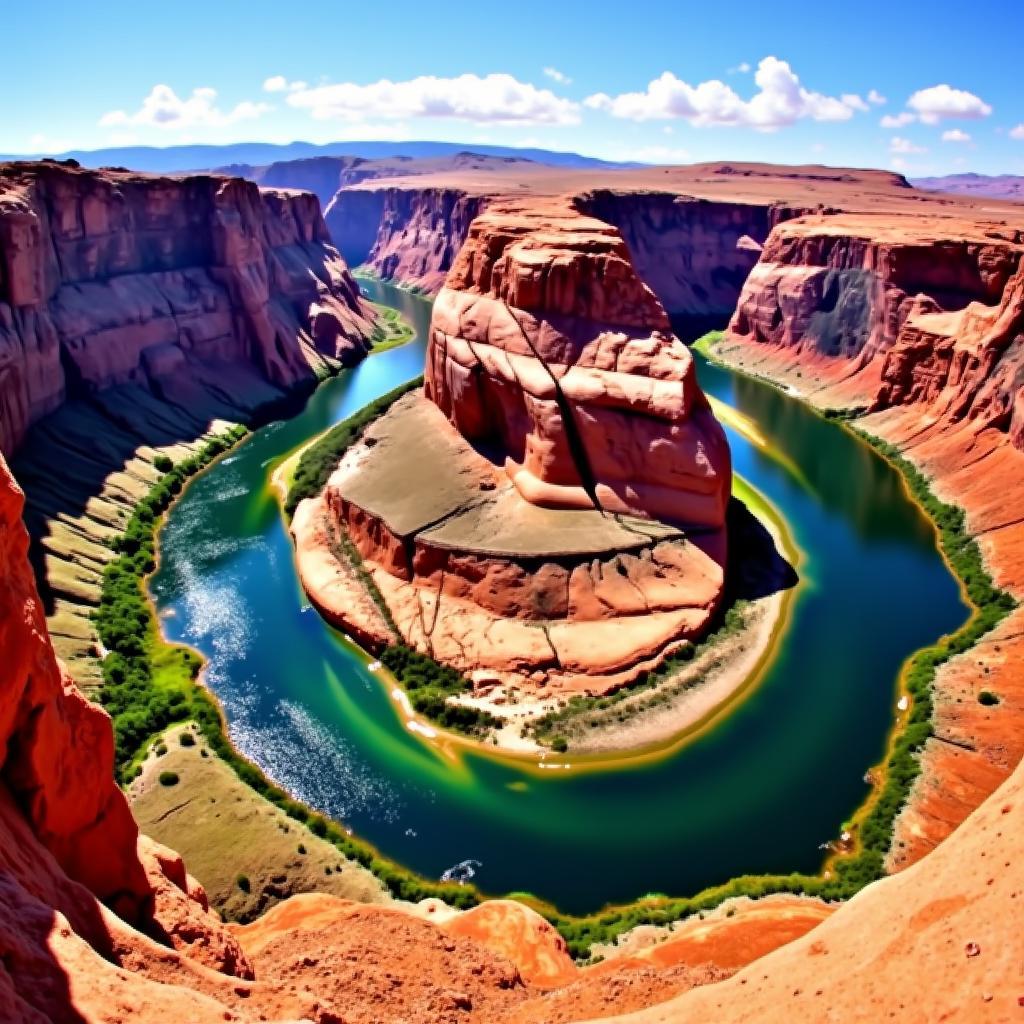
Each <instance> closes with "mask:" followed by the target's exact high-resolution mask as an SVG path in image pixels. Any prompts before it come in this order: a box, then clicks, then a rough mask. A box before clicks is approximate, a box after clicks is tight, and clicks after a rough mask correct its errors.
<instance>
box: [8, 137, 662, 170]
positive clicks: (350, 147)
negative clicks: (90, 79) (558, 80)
mask: <svg viewBox="0 0 1024 1024" xmlns="http://www.w3.org/2000/svg"><path fill="white" fill-rule="evenodd" d="M468 150H472V152H473V153H479V154H481V155H483V156H492V157H512V158H514V159H519V160H532V161H534V162H536V163H541V164H547V165H548V166H550V167H639V166H642V165H640V164H636V163H633V164H616V163H613V162H611V161H608V160H598V159H597V158H596V157H590V156H582V155H580V154H579V153H560V152H556V151H554V150H550V149H516V148H514V147H512V146H483V145H475V144H474V145H473V146H467V145H466V144H465V143H463V142H328V143H325V144H324V145H322V146H319V145H314V144H313V143H312V142H289V143H287V144H285V145H277V144H275V143H270V142H238V143H235V144H234V145H230V146H168V147H166V148H164V149H161V148H158V147H156V146H123V147H119V148H113V149H94V150H81V149H72V150H68V151H67V152H66V153H58V154H50V153H47V154H36V155H33V154H28V155H26V154H21V155H8V156H3V155H0V160H33V159H37V158H38V156H40V155H45V156H55V157H56V159H60V160H69V159H70V160H77V161H78V162H79V163H80V164H82V165H83V166H85V167H127V168H129V169H131V170H133V171H151V172H156V173H169V172H174V171H200V170H208V169H210V168H214V167H224V166H225V165H232V164H236V165H237V164H248V165H250V166H265V165H267V164H272V163H281V162H282V161H286V160H301V159H306V158H309V157H318V156H353V157H363V158H364V159H371V160H381V159H386V158H390V157H398V156H404V157H417V158H422V157H444V156H450V155H453V154H458V153H465V152H467V151H468Z"/></svg>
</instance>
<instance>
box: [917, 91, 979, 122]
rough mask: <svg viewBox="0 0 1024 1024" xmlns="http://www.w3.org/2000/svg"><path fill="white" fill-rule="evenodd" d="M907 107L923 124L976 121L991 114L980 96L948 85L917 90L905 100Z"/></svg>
mask: <svg viewBox="0 0 1024 1024" xmlns="http://www.w3.org/2000/svg"><path fill="white" fill-rule="evenodd" d="M907 106H908V107H909V108H910V109H911V110H912V111H913V112H914V113H915V114H916V115H917V116H918V118H919V119H920V120H921V121H922V122H923V123H924V124H938V123H939V121H942V120H945V119H950V118H963V119H965V120H978V119H979V118H982V117H988V116H989V114H991V113H992V108H991V107H990V106H989V105H988V104H987V103H986V102H985V101H984V100H983V99H981V97H980V96H975V95H974V93H973V92H966V91H965V90H963V89H954V88H953V87H952V86H950V85H933V86H931V88H929V89H918V91H917V92H915V93H914V94H913V96H911V97H910V99H909V100H907Z"/></svg>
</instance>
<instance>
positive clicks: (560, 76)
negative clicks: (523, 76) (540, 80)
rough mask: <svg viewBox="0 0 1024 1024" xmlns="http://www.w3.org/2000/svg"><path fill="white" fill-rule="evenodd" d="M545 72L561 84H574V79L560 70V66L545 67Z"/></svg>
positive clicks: (553, 80) (552, 79)
mask: <svg viewBox="0 0 1024 1024" xmlns="http://www.w3.org/2000/svg"><path fill="white" fill-rule="evenodd" d="M544 74H545V75H547V76H548V78H550V79H551V81H552V82H557V83H558V84H559V85H572V79H571V78H570V77H569V76H568V75H567V74H564V73H563V72H561V71H559V70H558V68H545V69H544Z"/></svg>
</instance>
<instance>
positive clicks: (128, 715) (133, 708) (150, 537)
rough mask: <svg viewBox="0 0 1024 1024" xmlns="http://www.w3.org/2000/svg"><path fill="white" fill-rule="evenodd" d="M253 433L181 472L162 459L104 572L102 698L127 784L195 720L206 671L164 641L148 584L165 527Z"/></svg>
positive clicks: (237, 434)
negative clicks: (192, 487)
mask: <svg viewBox="0 0 1024 1024" xmlns="http://www.w3.org/2000/svg"><path fill="white" fill-rule="evenodd" d="M247 433H248V431H247V430H246V429H245V427H235V428H233V429H232V430H229V431H228V432H227V433H225V434H221V435H219V436H218V437H215V438H213V439H212V440H210V441H208V442H207V443H206V444H205V445H203V447H202V448H201V449H200V450H199V452H197V453H196V454H195V455H193V456H190V457H189V458H187V459H185V460H183V461H182V462H180V463H178V465H174V464H173V463H172V462H171V460H170V459H169V458H167V456H158V457H157V458H156V459H155V460H154V463H153V465H154V467H155V468H156V469H157V470H159V471H161V472H162V473H163V475H162V476H161V478H160V479H159V480H158V481H157V483H156V484H155V485H154V486H153V487H152V488H151V489H150V491H149V493H148V494H147V495H146V497H144V498H143V499H142V500H141V501H140V502H139V503H138V505H136V506H135V509H134V511H133V512H132V515H131V517H130V518H129V520H128V522H127V524H126V525H125V530H124V533H122V534H121V535H120V536H118V537H116V538H114V540H113V541H111V545H110V546H111V548H112V549H113V550H114V551H115V552H117V557H116V558H114V559H113V560H112V561H111V562H110V563H109V564H108V565H107V566H106V567H105V568H104V570H103V579H102V583H101V587H100V604H99V607H98V608H97V609H96V611H95V613H94V614H93V621H94V623H95V626H96V632H97V633H98V635H99V638H100V640H101V641H102V643H103V645H104V647H106V649H107V651H108V652H109V653H108V654H107V655H106V657H105V658H104V659H103V664H102V671H103V686H102V687H101V689H100V693H99V699H100V703H101V704H102V705H103V706H104V707H105V708H106V709H107V711H108V712H110V715H111V717H112V718H113V722H114V742H115V754H116V764H117V767H118V774H119V775H120V778H121V781H122V782H127V781H128V780H129V778H130V777H132V776H133V775H134V774H135V772H136V770H137V769H138V760H139V755H140V753H143V752H144V751H145V750H146V748H147V747H148V744H149V741H150V740H151V738H152V737H153V736H154V735H155V734H156V733H159V732H161V731H162V730H164V729H166V728H167V726H168V725H170V724H171V723H172V722H180V721H183V720H184V719H186V718H188V717H189V716H190V714H191V710H190V706H189V694H190V693H191V691H192V690H193V689H194V688H195V679H196V677H197V676H198V674H199V669H200V668H201V666H202V660H201V659H200V657H199V655H198V654H196V653H195V652H194V651H192V650H190V649H189V648H186V647H179V646H176V645H171V644H167V643H165V642H164V641H163V640H162V638H161V637H160V632H159V629H158V627H157V622H156V618H155V616H154V615H153V608H152V605H151V604H150V602H149V600H148V598H147V596H146V592H145V587H144V580H145V578H146V577H147V576H148V575H149V574H150V573H151V572H152V571H153V570H154V569H155V568H156V547H155V544H156V541H155V537H156V530H157V525H158V523H159V521H160V517H161V516H162V515H163V513H164V512H166V511H167V509H168V508H169V507H170V505H171V503H172V502H173V501H174V499H175V497H176V496H177V495H178V494H180V493H181V489H182V487H183V486H184V484H185V481H186V480H187V479H188V478H189V477H190V476H193V475H194V474H195V473H198V472H199V471H200V470H201V469H202V468H203V467H205V466H207V465H209V464H210V463H211V462H212V461H213V460H214V459H216V458H217V457H218V456H219V455H222V454H223V453H224V452H226V451H227V450H228V449H229V448H231V447H232V446H233V445H235V444H237V443H238V441H240V440H241V439H242V438H243V437H244V436H245V435H246V434H247Z"/></svg>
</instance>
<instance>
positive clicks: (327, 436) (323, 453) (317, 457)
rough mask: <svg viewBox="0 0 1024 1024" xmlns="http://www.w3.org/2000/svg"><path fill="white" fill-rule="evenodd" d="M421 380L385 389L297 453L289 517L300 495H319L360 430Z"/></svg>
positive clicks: (287, 509)
mask: <svg viewBox="0 0 1024 1024" xmlns="http://www.w3.org/2000/svg"><path fill="white" fill-rule="evenodd" d="M422 383H423V378H422V377H417V378H416V379H415V380H411V381H409V382H408V383H406V384H403V385H402V386H401V387H397V388H395V389H394V391H389V392H388V393H387V394H386V395H382V396H381V397H380V398H378V399H377V400H376V401H374V402H371V403H370V404H369V405H367V406H366V407H365V408H363V409H360V410H359V412H357V413H356V414H355V415H354V416H350V417H349V418H348V419H347V420H343V421H342V422H341V423H339V424H337V425H336V426H334V427H331V429H330V430H328V431H326V432H325V433H324V434H322V435H321V436H320V437H319V438H318V439H317V440H316V441H314V442H313V444H311V445H310V446H309V447H308V448H307V449H306V450H305V451H304V452H303V453H302V455H301V456H300V458H299V464H298V466H296V468H295V474H294V476H293V477H292V483H291V486H290V487H289V488H288V496H287V497H286V498H285V502H284V510H285V512H286V513H287V515H288V516H289V517H291V516H292V515H293V514H294V512H295V509H296V508H297V507H298V504H299V502H300V501H302V499H303V498H312V497H315V496H316V495H317V494H319V493H320V492H321V491H322V490H323V488H324V485H325V484H326V483H327V480H328V477H330V475H331V473H333V472H334V469H335V467H336V466H337V465H338V461H339V460H340V459H341V457H342V455H344V454H345V452H346V451H347V450H348V448H349V446H350V445H352V444H354V443H355V442H356V441H358V440H359V438H360V437H362V436H363V431H364V430H365V429H366V428H367V427H368V426H369V425H370V424H371V423H372V422H373V421H374V420H375V419H376V418H377V417H378V416H380V414H381V413H383V412H384V411H385V410H386V409H387V408H388V407H389V406H390V405H391V404H392V403H393V402H395V401H397V400H398V399H399V398H401V397H402V395H405V394H408V392H410V391H414V390H415V389H416V388H418V387H419V386H420V385H421V384H422Z"/></svg>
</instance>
